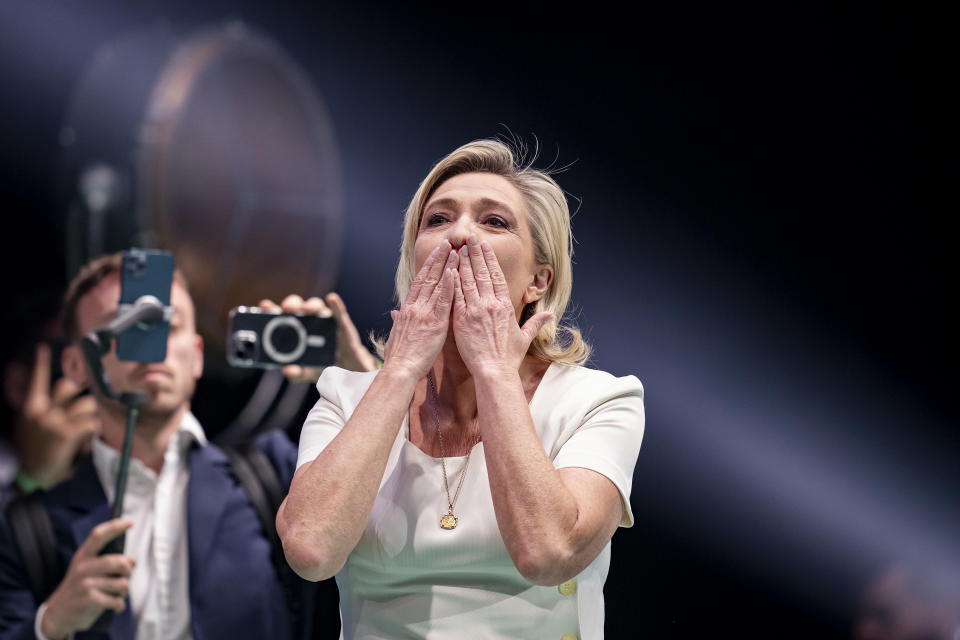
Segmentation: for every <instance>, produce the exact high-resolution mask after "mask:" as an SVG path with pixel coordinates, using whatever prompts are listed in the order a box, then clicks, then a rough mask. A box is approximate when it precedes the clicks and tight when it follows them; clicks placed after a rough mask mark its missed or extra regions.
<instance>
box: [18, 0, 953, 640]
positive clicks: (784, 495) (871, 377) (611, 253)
mask: <svg viewBox="0 0 960 640" xmlns="http://www.w3.org/2000/svg"><path fill="white" fill-rule="evenodd" d="M228 18H238V19H242V20H244V21H246V22H248V23H249V24H250V25H253V26H255V27H256V28H258V29H260V30H262V31H263V32H265V33H267V34H269V35H271V36H272V37H273V38H275V39H276V40H277V41H278V42H280V43H281V44H282V45H283V46H284V47H285V48H286V49H287V50H288V51H289V52H290V54H291V55H292V56H293V58H294V59H295V60H297V61H298V62H299V63H300V64H301V65H302V66H303V67H304V68H305V69H306V71H307V73H308V74H309V75H310V77H311V78H312V79H313V80H314V81H315V82H316V84H317V87H318V88H319V90H320V92H321V94H322V95H323V97H324V99H325V101H326V103H327V106H328V107H329V109H330V112H331V114H332V117H333V121H334V125H335V127H336V133H337V136H338V140H339V145H340V153H341V158H342V162H343V169H344V184H345V189H346V191H345V193H346V211H347V227H346V230H345V236H344V251H343V257H342V260H341V266H340V281H339V284H338V290H339V291H340V292H341V293H342V295H343V296H344V298H345V299H346V301H347V304H348V306H349V307H350V309H351V312H352V314H353V316H354V319H355V321H356V322H357V324H358V325H359V326H360V328H361V330H362V331H366V330H369V329H378V330H380V331H386V330H388V329H389V322H388V320H389V316H388V315H387V314H386V311H387V310H388V308H389V305H390V300H391V292H392V275H393V268H394V266H395V261H396V256H397V248H398V245H399V225H400V216H401V215H402V211H403V209H404V208H405V205H406V203H407V201H408V200H409V198H410V196H411V195H412V193H413V191H414V189H415V187H416V185H417V184H418V181H419V180H420V179H421V178H422V177H423V175H425V174H426V172H427V171H428V169H429V167H430V166H431V164H432V163H433V162H435V161H436V160H437V159H439V158H440V157H442V156H443V155H444V154H446V153H448V152H449V151H451V150H452V149H453V148H455V147H456V146H459V145H460V144H461V143H463V142H465V141H467V140H470V139H474V138H479V137H489V136H491V135H495V134H498V133H500V134H503V133H512V134H515V135H516V136H518V137H521V138H524V139H525V140H527V141H528V142H531V141H532V140H533V135H536V137H537V139H538V140H539V143H540V145H541V159H542V161H541V162H540V163H539V164H541V165H545V164H550V163H551V162H555V164H556V165H561V166H562V165H571V166H570V168H569V169H568V170H567V171H565V172H563V173H561V174H560V175H558V181H559V182H560V183H561V185H562V186H563V187H564V188H565V190H566V191H567V192H568V193H569V194H570V195H571V196H572V197H573V198H575V199H574V200H573V203H574V207H577V206H578V207H579V208H578V212H577V214H576V216H575V218H574V233H575V235H576V238H577V241H578V244H577V246H576V258H575V262H576V265H575V271H574V273H575V278H574V303H575V305H576V308H575V313H576V316H575V318H576V322H577V323H578V324H579V325H580V326H581V327H583V328H584V329H585V331H586V332H587V334H588V336H589V337H590V339H591V340H592V342H593V343H594V344H595V346H596V347H597V351H596V356H595V358H594V366H596V367H598V368H602V369H606V370H609V371H611V372H613V373H615V374H618V375H626V374H636V375H637V376H638V377H640V378H641V380H642V381H643V382H644V384H645V387H646V392H647V397H646V402H647V409H648V416H647V432H646V437H645V441H644V448H643V450H642V451H641V454H640V459H639V461H638V464H637V472H636V474H635V479H634V493H633V498H632V502H633V508H634V513H635V514H636V518H637V525H636V526H635V527H634V528H633V529H631V530H621V531H620V532H619V533H618V534H617V535H616V537H615V538H614V548H613V553H614V555H613V562H612V565H611V573H610V577H609V580H608V582H607V587H606V595H607V607H608V608H607V630H608V635H609V637H614V638H618V637H634V636H637V635H643V636H646V637H679V636H692V635H694V634H705V633H716V632H726V633H732V634H733V635H734V636H735V637H797V638H799V637H836V638H842V637H848V635H849V625H850V619H851V612H852V610H853V606H854V602H855V598H856V594H857V590H858V589H859V587H860V584H861V582H862V580H863V579H864V578H865V577H866V575H867V573H866V572H867V571H868V569H869V568H870V567H871V566H872V565H873V563H874V562H876V561H878V560H880V559H882V558H883V557H885V556H887V555H890V554H891V553H892V554H896V553H897V552H898V550H899V549H903V548H906V547H909V546H910V545H911V544H913V543H917V544H920V545H921V546H923V547H924V548H926V549H927V550H928V551H929V552H930V553H931V554H933V555H936V554H937V553H941V552H949V551H956V546H955V545H956V543H955V542H953V539H954V538H955V537H956V536H955V535H951V532H952V533H954V534H955V532H956V531H958V530H960V528H958V524H960V517H958V513H957V507H956V504H955V503H956V500H955V495H956V491H955V487H956V486H957V480H958V479H960V478H958V473H957V471H956V469H955V467H956V464H955V460H956V458H957V454H958V453H960V436H958V434H957V429H956V425H957V418H958V412H957V408H956V403H955V402H954V400H953V398H954V388H955V386H956V383H957V375H956V373H955V368H954V366H953V365H954V359H955V355H956V353H957V349H956V346H957V342H956V333H955V326H956V317H955V315H953V312H951V311H949V309H950V308H951V306H952V305H951V304H950V303H951V302H952V301H953V298H954V297H955V296H956V287H955V285H954V276H955V273H956V272H957V268H956V267H957V265H956V258H955V255H954V253H953V251H952V249H953V244H954V243H955V241H954V235H953V234H952V232H951V231H950V226H951V225H949V220H950V219H951V218H952V217H955V215H956V214H955V213H954V214H950V211H955V206H953V205H952V204H951V203H952V202H953V201H954V199H953V198H952V197H950V196H952V195H953V194H952V193H950V194H947V192H946V191H947V190H946V188H945V187H946V182H947V175H946V174H947V166H948V165H947V163H946V162H945V161H944V158H946V157H950V155H951V152H952V150H953V149H952V147H950V146H948V141H947V133H946V121H947V109H948V106H947V97H946V94H947V87H948V84H950V83H951V82H950V81H951V80H952V79H953V78H954V76H955V71H952V70H951V69H950V68H949V66H948V62H947V60H948V59H949V57H948V53H949V47H948V45H947V27H946V20H945V18H944V17H943V16H940V15H936V14H925V13H924V12H923V11H922V10H920V9H917V8H912V7H911V8H907V5H903V6H902V7H884V8H881V7H878V6H876V5H870V6H863V7H858V6H854V5H844V6H836V5H814V4H810V3H796V4H784V3H777V4H776V7H775V8H772V7H770V6H767V5H762V6H761V5H757V6H741V7H738V8H730V7H726V6H719V5H716V4H714V3H673V4H670V5H669V7H668V8H665V7H637V8H634V9H632V10H630V11H627V10H626V9H624V8H622V7H613V6H600V5H596V4H591V5H584V6H580V7H579V8H567V9H560V8H558V6H535V5H525V6H519V4H512V5H497V4H485V5H479V4H475V5H474V4H472V5H465V6H457V7H455V6H452V5H427V4H424V5H418V7H417V8H403V9H401V8H399V7H398V6H380V7H377V6H369V5H368V6H366V7H362V8H361V7H346V6H340V5H330V4H326V3H313V4H312V6H310V7H306V8H294V7H293V6H292V5H291V6H284V5H278V4H267V3H264V4H256V3H252V2H241V3H216V2H215V3H187V2H179V1H178V2H169V3H162V4H160V3H155V4H151V3H137V4H136V6H127V3H119V2H104V1H100V2H85V3H68V2H30V3H28V2H10V3H5V4H4V5H3V7H2V8H0V37H2V44H0V88H2V91H3V100H2V107H0V108H2V132H3V137H2V143H3V147H2V155H0V162H2V165H0V167H2V173H0V179H2V189H3V193H2V195H3V200H2V202H3V218H2V219H3V226H2V236H3V268H4V274H5V277H4V280H5V282H4V287H5V291H7V290H8V291H9V292H8V293H5V295H4V298H5V299H6V300H9V301H16V300H17V299H19V298H21V297H23V296H26V295H33V294H34V293H35V292H36V291H37V290H46V289H51V290H56V289H57V287H59V286H62V284H63V280H64V273H63V272H64V258H63V255H62V240H61V239H60V237H59V236H58V234H59V233H62V224H63V212H61V211H58V210H56V207H55V204H54V198H53V194H52V186H53V181H54V178H55V170H56V161H57V152H58V147H57V135H58V129H59V123H60V121H61V118H62V117H63V112H64V109H65V106H66V101H67V99H68V97H69V94H70V90H71V89H72V86H73V83H74V82H75V81H76V78H77V76H78V75H79V74H80V72H81V71H82V69H83V65H84V63H85V61H86V60H87V59H88V57H89V56H90V54H91V53H92V52H93V51H94V50H95V49H96V47H97V46H98V45H100V44H101V43H102V42H104V41H106V40H108V39H110V38H114V37H116V36H118V35H120V34H122V33H123V32H125V31H126V30H128V29H131V28H135V27H142V26H144V25H149V24H152V23H154V22H156V21H158V20H167V21H169V22H171V23H172V24H174V25H176V26H178V27H186V28H189V27H190V26H193V25H196V26H201V25H209V24H211V23H217V22H222V21H223V20H225V19H228ZM952 84H955V82H952ZM954 164H955V163H950V166H953V165H954ZM578 202H579V205H578V204H577V203H578ZM8 287H9V289H7V288H8ZM283 293H286V292H278V296H279V295H282V294H283ZM305 293H306V292H305ZM10 327H11V328H12V327H13V324H11V325H10ZM8 336H9V337H8V338H7V340H8V342H16V340H17V338H16V337H15V336H14V335H11V334H10V333H9V332H8ZM924 536H930V538H929V540H930V541H932V542H930V544H926V541H927V538H925V537H924ZM944 540H946V541H948V542H946V546H944V547H942V548H941V547H938V546H937V544H938V543H939V542H940V541H944ZM918 541H919V542H918ZM950 545H954V546H950ZM954 557H956V556H954Z"/></svg>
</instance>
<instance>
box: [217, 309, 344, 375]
mask: <svg viewBox="0 0 960 640" xmlns="http://www.w3.org/2000/svg"><path fill="white" fill-rule="evenodd" d="M336 357H337V321H336V320H335V319H334V318H330V317H326V318H325V317H321V316H315V315H301V314H290V313H280V312H279V311H273V310H269V309H262V308H260V307H243V306H241V307H235V308H233V309H231V310H230V316H229V322H228V327H227V362H229V363H230V364H231V365H232V366H234V367H257V368H260V369H275V368H278V367H283V366H286V365H288V364H298V365H301V366H303V367H313V368H320V367H327V366H330V365H332V364H333V363H334V362H336Z"/></svg>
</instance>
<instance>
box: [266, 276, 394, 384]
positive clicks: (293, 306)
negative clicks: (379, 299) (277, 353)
mask: <svg viewBox="0 0 960 640" xmlns="http://www.w3.org/2000/svg"><path fill="white" fill-rule="evenodd" d="M258 306H259V307H261V308H262V309H270V310H274V311H276V310H279V311H282V312H283V313H302V314H313V315H318V316H323V317H330V316H333V318H334V319H335V320H336V321H337V360H336V365H337V366H338V367H342V368H344V369H350V370H351V371H373V370H374V369H376V368H377V361H376V358H374V357H373V354H372V353H370V352H369V351H368V350H367V348H366V347H364V346H363V340H362V339H361V338H360V333H359V332H358V331H357V328H356V327H355V326H353V321H352V320H350V314H348V313H347V307H346V305H345V304H344V303H343V300H342V299H341V298H340V296H339V295H337V294H336V293H328V294H327V295H326V301H324V300H323V299H321V298H318V297H312V298H307V299H306V300H304V299H303V298H301V297H300V296H298V295H296V294H291V295H289V296H287V297H286V298H284V299H283V302H281V303H280V306H279V307H278V306H277V304H276V303H275V302H273V301H272V300H261V301H260V304H259V305H258ZM322 372H323V369H318V368H314V367H303V366H301V365H298V364H288V365H286V366H285V367H284V368H283V375H285V376H286V377H287V378H289V379H290V380H292V381H294V382H316V381H317V380H318V379H319V378H320V374H321V373H322Z"/></svg>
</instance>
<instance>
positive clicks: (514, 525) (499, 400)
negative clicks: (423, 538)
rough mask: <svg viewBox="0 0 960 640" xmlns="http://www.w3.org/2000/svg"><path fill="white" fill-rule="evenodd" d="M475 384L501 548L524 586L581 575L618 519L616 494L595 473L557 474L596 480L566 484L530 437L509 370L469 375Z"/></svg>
mask: <svg viewBox="0 0 960 640" xmlns="http://www.w3.org/2000/svg"><path fill="white" fill-rule="evenodd" d="M474 381H475V386H476V391H477V407H478V413H479V423H480V431H481V435H482V438H483V446H484V454H485V458H486V462H487V471H488V474H489V479H490V491H491V494H492V497H493V506H494V512H495V513H496V517H497V524H498V526H499V528H500V533H501V535H502V537H503V540H504V543H505V544H506V546H507V550H508V551H509V552H510V557H511V558H512V559H513V562H514V564H515V565H516V566H517V569H518V570H519V571H520V573H521V574H522V575H523V576H524V577H525V578H526V579H527V580H530V581H531V582H533V583H535V584H541V585H555V584H559V583H560V582H563V581H564V580H567V579H569V578H571V577H573V576H575V575H577V574H578V573H580V571H582V570H583V569H584V568H585V567H586V566H587V565H588V564H589V563H590V562H591V561H592V560H593V558H594V557H596V555H597V553H599V552H600V550H601V549H602V548H603V545H605V544H606V542H607V541H609V539H610V536H612V534H613V532H614V531H615V530H616V523H617V522H619V520H620V512H619V511H618V510H617V509H618V508H619V504H620V503H619V494H616V489H615V488H614V487H613V485H612V483H609V481H607V480H606V479H605V478H602V476H599V474H594V473H593V472H589V471H587V472H584V470H580V469H576V470H563V471H574V472H584V473H585V474H586V475H587V476H596V478H592V477H586V478H584V479H586V480H587V482H586V483H585V484H583V485H581V486H576V487H570V486H568V484H567V483H566V482H565V480H564V477H565V476H564V473H563V472H562V471H559V470H557V469H556V468H554V466H553V462H552V461H551V460H550V458H549V457H548V456H547V454H546V452H545V451H544V448H543V444H542V443H541V442H540V439H539V437H538V436H537V433H536V431H535V429H534V426H533V420H532V418H531V416H530V409H529V405H528V402H527V398H526V395H525V394H524V390H523V386H522V383H521V380H520V376H519V375H518V374H517V372H516V371H510V370H505V371H495V372H488V373H486V374H481V375H479V376H477V375H476V374H475V376H474ZM605 482H606V483H608V484H609V487H606V486H604V483H605ZM611 492H612V493H614V494H616V495H615V496H614V499H615V502H614V501H613V500H612V499H611Z"/></svg>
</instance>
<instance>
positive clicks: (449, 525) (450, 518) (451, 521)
mask: <svg viewBox="0 0 960 640" xmlns="http://www.w3.org/2000/svg"><path fill="white" fill-rule="evenodd" d="M440 528H441V529H456V528H457V516H455V515H453V514H452V513H448V514H447V515H445V516H443V517H442V518H440Z"/></svg>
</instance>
